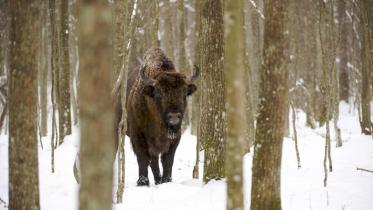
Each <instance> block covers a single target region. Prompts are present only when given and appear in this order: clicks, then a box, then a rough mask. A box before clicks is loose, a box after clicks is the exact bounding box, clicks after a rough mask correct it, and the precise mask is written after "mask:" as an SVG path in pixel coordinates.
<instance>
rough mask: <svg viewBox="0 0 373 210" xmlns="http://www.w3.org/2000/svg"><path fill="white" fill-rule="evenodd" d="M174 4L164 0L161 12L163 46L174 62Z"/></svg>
mask: <svg viewBox="0 0 373 210" xmlns="http://www.w3.org/2000/svg"><path fill="white" fill-rule="evenodd" d="M172 4H173V3H171V2H170V1H169V0H163V6H162V7H163V8H162V10H161V12H162V14H161V16H162V17H161V18H162V19H163V36H162V39H161V46H162V48H163V49H164V51H165V52H166V55H167V56H168V57H169V58H170V59H171V60H174V58H175V56H174V47H173V46H174V41H173V40H174V36H173V35H174V34H173V21H172V17H173V14H172V11H173V9H172Z"/></svg>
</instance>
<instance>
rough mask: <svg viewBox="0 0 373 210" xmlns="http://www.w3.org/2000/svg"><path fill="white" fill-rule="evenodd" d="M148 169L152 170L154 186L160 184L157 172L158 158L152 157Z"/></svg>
mask: <svg viewBox="0 0 373 210" xmlns="http://www.w3.org/2000/svg"><path fill="white" fill-rule="evenodd" d="M150 168H151V169H152V172H153V176H154V182H155V184H161V175H160V171H159V156H158V155H157V156H156V155H152V156H151V158H150Z"/></svg>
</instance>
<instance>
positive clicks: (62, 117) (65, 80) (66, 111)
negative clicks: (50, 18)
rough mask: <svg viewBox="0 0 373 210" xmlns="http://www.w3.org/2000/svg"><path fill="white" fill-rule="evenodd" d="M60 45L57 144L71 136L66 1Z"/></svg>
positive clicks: (62, 14) (61, 13)
mask: <svg viewBox="0 0 373 210" xmlns="http://www.w3.org/2000/svg"><path fill="white" fill-rule="evenodd" d="M60 8H61V10H60V21H61V22H60V23H61V28H60V43H61V45H60V46H61V65H60V71H59V75H58V83H59V87H58V93H59V94H58V95H59V97H58V122H59V126H58V127H59V131H60V135H59V137H60V138H59V144H62V143H63V141H64V138H65V136H66V135H70V134H71V102H70V98H71V96H70V94H71V92H70V57H69V56H70V55H69V4H68V0H61V2H60Z"/></svg>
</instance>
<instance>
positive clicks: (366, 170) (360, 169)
mask: <svg viewBox="0 0 373 210" xmlns="http://www.w3.org/2000/svg"><path fill="white" fill-rule="evenodd" d="M356 170H358V171H365V172H369V173H373V171H371V170H368V169H364V168H356Z"/></svg>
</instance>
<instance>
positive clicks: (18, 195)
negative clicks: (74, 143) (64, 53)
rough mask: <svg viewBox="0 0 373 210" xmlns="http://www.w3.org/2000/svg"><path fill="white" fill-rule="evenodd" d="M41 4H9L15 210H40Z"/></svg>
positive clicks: (15, 0)
mask: <svg viewBox="0 0 373 210" xmlns="http://www.w3.org/2000/svg"><path fill="white" fill-rule="evenodd" d="M40 4H41V1H37V0H34V1H26V0H13V1H11V2H10V14H11V28H10V37H9V38H10V55H9V64H10V70H9V73H10V75H9V209H12V210H26V209H27V210H38V209H40V203H39V175H38V138H37V100H38V95H37V94H38V93H37V61H38V60H37V54H38V50H39V38H40V37H39V36H40V35H39V33H40V30H39V27H40V25H39V23H40V21H39V14H40V13H39V12H40V10H39V9H40V8H39V7H40ZM25 107H27V108H25Z"/></svg>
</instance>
